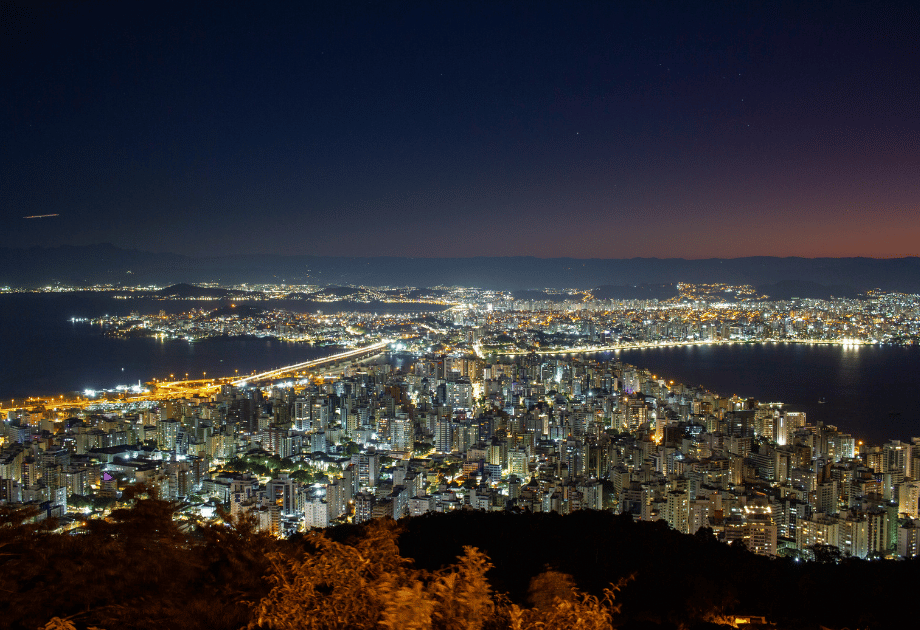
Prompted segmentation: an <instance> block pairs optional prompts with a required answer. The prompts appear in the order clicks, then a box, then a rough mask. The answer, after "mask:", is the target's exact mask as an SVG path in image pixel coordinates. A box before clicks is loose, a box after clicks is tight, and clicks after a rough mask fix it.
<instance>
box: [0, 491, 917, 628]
mask: <svg viewBox="0 0 920 630" xmlns="http://www.w3.org/2000/svg"><path fill="white" fill-rule="evenodd" d="M175 508H176V506H175V505H173V504H170V503H167V502H163V501H157V500H151V499H145V500H141V501H138V502H137V503H136V505H134V507H132V508H130V509H119V510H116V511H114V512H113V513H112V515H111V516H110V517H109V518H108V519H107V520H92V521H88V522H87V523H86V525H85V527H83V528H82V529H79V530H76V531H75V532H74V533H73V534H51V533H48V532H47V531H44V530H43V529H42V527H41V526H40V525H29V524H27V523H25V522H23V520H22V517H23V516H24V515H23V514H21V513H15V512H11V511H10V510H9V509H8V508H5V507H2V506H0V548H2V554H0V602H2V604H3V609H4V614H3V615H0V627H10V628H37V627H45V625H46V624H48V622H50V621H52V620H54V619H55V618H57V619H58V620H66V621H67V623H70V624H72V625H73V627H76V628H87V627H90V626H95V627H99V628H108V629H114V628H190V629H197V628H201V629H204V628H213V629H224V628H226V629H231V628H232V629H238V628H244V627H266V628H292V629H293V628H304V627H309V628H316V629H320V628H381V627H383V628H404V627H415V628H437V629H445V630H446V629H448V628H450V629H457V630H466V629H483V630H485V629H489V628H510V627H518V628H522V629H534V630H535V629H536V628H539V627H542V628H557V627H558V628H562V627H575V626H576V622H579V621H580V622H582V625H581V626H579V627H583V628H597V629H598V630H600V629H603V628H668V629H676V628H688V629H692V628H713V627H718V626H716V625H712V624H713V623H714V622H721V621H725V620H727V619H732V618H734V615H736V614H741V615H758V616H764V617H766V618H767V620H768V621H771V622H773V623H775V624H776V627H779V628H793V629H796V628H802V629H805V628H809V629H815V630H817V628H818V627H819V625H821V626H824V627H828V628H842V627H850V628H856V627H858V628H865V627H871V628H885V627H896V626H897V625H898V623H899V622H900V620H901V619H902V615H901V613H902V611H903V609H904V607H905V606H909V603H910V602H911V601H912V597H913V595H914V592H915V589H916V584H917V583H918V578H920V563H918V562H916V561H910V562H885V561H876V562H864V561H843V562H840V563H833V564H831V563H828V564H820V563H799V562H794V561H791V560H787V559H768V558H764V557H759V556H754V555H752V554H750V553H748V552H747V551H746V550H744V548H742V547H737V546H731V547H729V546H726V545H722V544H720V543H718V542H716V541H715V539H714V538H712V537H711V536H710V535H709V534H708V533H707V532H706V531H704V532H703V533H700V534H698V535H695V536H686V535H681V534H677V533H675V532H673V531H671V530H669V529H668V528H667V526H666V525H664V524H662V523H660V522H659V523H634V522H633V521H632V520H631V519H630V518H628V517H620V516H614V515H611V514H607V513H601V512H578V513H575V514H572V515H569V516H559V515H555V514H543V515H541V514H536V515H531V514H518V515H515V514H504V513H479V512H465V511H464V512H457V513H452V514H432V515H427V516H424V517H420V518H415V519H407V520H404V521H400V522H398V523H394V522H393V521H390V520H375V521H371V522H369V523H366V524H364V525H360V526H343V527H339V528H334V529H331V530H326V531H325V532H324V533H309V534H304V535H299V536H297V537H295V538H293V539H290V540H283V541H282V540H277V539H275V538H273V537H271V536H269V535H266V534H259V533H256V532H254V531H253V530H252V529H251V528H249V527H247V526H246V525H245V524H243V525H241V526H238V527H227V526H225V525H222V524H209V523H200V524H197V525H195V524H194V523H192V522H185V523H183V524H182V525H181V526H180V524H178V523H177V522H176V521H175V520H173V518H172V516H173V511H174V509H175ZM611 586H613V587H614V588H613V590H605V589H610V587H611ZM62 623H63V622H62ZM49 627H50V626H49ZM54 627H67V626H66V625H59V626H54ZM723 627H724V626H723Z"/></svg>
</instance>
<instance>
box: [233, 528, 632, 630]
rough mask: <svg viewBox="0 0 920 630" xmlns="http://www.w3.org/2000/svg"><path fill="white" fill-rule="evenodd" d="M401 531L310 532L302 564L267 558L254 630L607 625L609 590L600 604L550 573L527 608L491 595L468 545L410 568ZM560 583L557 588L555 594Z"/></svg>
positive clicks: (484, 564) (479, 559)
mask: <svg viewBox="0 0 920 630" xmlns="http://www.w3.org/2000/svg"><path fill="white" fill-rule="evenodd" d="M398 534H399V527H398V526H397V525H396V524H395V523H394V522H393V521H388V520H380V521H374V522H373V523H372V524H371V525H370V526H369V527H368V528H367V530H366V533H365V535H364V536H363V537H361V538H360V539H358V540H357V542H356V544H355V545H354V546H352V545H349V544H346V543H342V542H335V541H332V540H330V539H329V538H327V537H326V536H325V535H324V534H322V533H313V534H311V535H310V542H311V543H312V544H313V545H314V547H315V550H316V551H315V552H313V553H308V554H306V555H305V556H304V557H303V558H302V559H291V558H287V557H285V556H284V555H282V554H273V555H272V556H271V564H272V569H271V573H270V574H269V581H270V582H271V584H272V590H271V591H270V592H269V593H268V595H267V596H266V597H264V598H263V599H262V600H261V601H260V602H259V603H258V605H257V606H256V607H255V610H256V613H257V614H256V618H255V619H254V620H253V621H252V622H251V623H250V625H249V627H250V628H251V629H255V628H263V627H264V628H273V629H277V630H297V629H307V630H325V629H332V628H360V629H370V628H388V629H390V630H397V629H400V630H402V629H405V630H423V629H429V628H430V629H436V630H482V629H485V628H513V629H514V630H536V629H537V628H575V629H578V630H605V629H607V628H612V627H613V616H614V614H615V613H616V612H617V610H618V608H617V607H616V606H615V605H614V603H613V593H614V590H616V589H619V588H620V586H622V583H621V584H618V585H616V586H615V587H613V588H611V589H608V590H607V591H606V594H605V596H604V598H602V599H598V598H596V597H593V596H591V595H587V594H583V593H580V592H579V591H578V589H576V588H575V586H574V581H573V580H572V578H571V576H567V575H562V574H558V573H556V572H554V571H547V572H545V573H543V574H541V575H539V576H537V577H536V578H534V580H533V581H532V584H531V591H532V597H531V603H532V604H533V605H532V606H531V607H521V606H518V605H516V604H512V603H510V602H509V601H508V600H507V598H505V597H502V596H500V595H495V594H494V593H493V591H492V588H491V586H490V584H489V581H488V579H487V577H486V573H487V572H488V570H489V569H490V568H492V565H491V563H490V562H489V559H488V557H487V556H485V555H484V554H483V553H482V552H480V551H479V550H477V549H476V548H474V547H470V546H467V547H464V550H463V554H462V555H461V556H460V557H459V558H458V559H457V561H456V562H455V563H453V564H450V565H448V566H446V567H444V568H442V569H440V570H437V571H433V572H429V571H423V570H418V569H414V568H412V564H411V562H410V561H409V560H407V559H405V558H403V557H402V556H401V555H400V554H399V549H398V547H397V545H396V541H397V536H398ZM560 584H562V587H561V588H560Z"/></svg>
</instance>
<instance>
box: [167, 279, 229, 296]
mask: <svg viewBox="0 0 920 630" xmlns="http://www.w3.org/2000/svg"><path fill="white" fill-rule="evenodd" d="M232 293H233V292H232V291H229V290H227V289H220V288H212V287H196V286H194V285H191V284H186V283H184V282H183V283H179V284H174V285H172V286H169V287H166V288H164V289H160V290H159V291H157V292H156V295H160V296H163V297H180V298H201V297H207V298H223V297H228V296H229V295H231V294H232Z"/></svg>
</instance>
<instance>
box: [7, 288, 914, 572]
mask: <svg viewBox="0 0 920 630" xmlns="http://www.w3.org/2000/svg"><path fill="white" fill-rule="evenodd" d="M266 289H268V290H269V291H270V292H274V291H280V288H279V287H271V288H267V287H262V288H261V289H260V290H266ZM709 289H710V287H703V288H698V287H688V286H683V287H682V296H681V298H679V299H676V300H673V301H662V302H659V301H657V300H650V301H638V300H627V301H622V300H620V301H616V300H607V301H600V300H596V299H594V298H593V296H592V295H591V294H590V292H583V291H582V292H576V291H560V292H558V293H556V294H555V295H554V296H553V297H555V298H557V300H554V301H549V300H546V301H541V300H515V299H514V298H513V296H512V295H511V294H510V293H503V292H496V291H481V290H477V289H472V288H462V289H448V288H440V289H438V290H437V300H438V302H439V303H440V304H444V305H452V306H450V307H449V308H448V309H447V310H444V311H441V312H434V313H417V314H411V313H406V314H401V315H375V314H373V313H355V312H334V309H333V310H330V312H329V313H326V314H304V313H292V312H285V311H275V310H271V311H264V310H261V309H257V308H255V307H254V306H253V305H254V304H256V305H257V304H258V302H252V303H250V302H244V301H240V302H233V303H228V304H226V305H225V306H222V307H219V308H217V309H214V310H207V309H197V310H192V311H187V312H182V313H179V314H176V315H172V316H167V315H165V314H164V313H162V312H160V313H158V314H151V315H141V314H139V313H132V314H131V315H129V316H127V317H108V318H101V319H99V320H94V321H93V322H92V323H93V324H95V325H101V326H103V327H104V328H105V330H106V331H107V334H109V335H112V336H115V337H118V338H124V337H129V336H131V335H135V334H145V335H149V336H153V337H155V338H158V339H164V338H171V339H180V340H184V341H187V342H189V343H193V342H195V341H197V340H200V339H203V338H206V337H208V336H215V335H216V336H236V335H243V336H266V335H267V336H273V337H275V338H280V339H289V340H297V341H301V342H303V343H304V344H306V345H311V346H312V345H317V344H321V345H330V346H333V347H338V348H342V349H343V350H342V351H338V352H337V353H330V358H329V359H317V360H313V361H309V362H306V363H302V364H298V365H294V366H289V367H284V368H278V369H275V370H272V371H270V372H266V373H260V374H240V373H239V371H238V370H237V371H235V373H234V374H212V375H211V377H210V378H208V377H207V375H206V374H205V375H203V376H202V378H200V379H199V378H197V376H193V377H192V378H191V379H189V378H188V375H186V376H185V378H184V379H179V380H169V379H165V378H164V379H163V381H162V382H160V381H159V380H153V381H150V382H148V383H146V384H141V385H140V386H131V387H121V388H116V389H115V390H114V391H112V392H103V391H99V392H95V391H94V392H82V393H81V394H82V395H81V396H80V397H79V398H78V399H77V400H64V399H63V397H53V398H46V399H33V400H30V401H22V402H20V403H19V404H18V405H17V403H16V401H15V400H13V401H10V404H8V405H6V407H5V408H4V413H5V415H4V430H5V435H4V438H3V442H4V445H3V449H2V451H0V478H2V479H3V498H4V501H5V502H6V503H7V504H9V505H23V506H32V507H35V508H37V509H38V514H39V518H57V519H59V521H58V522H59V528H60V529H61V530H62V531H66V530H68V529H70V528H73V527H81V526H82V523H84V522H85V520H84V519H86V518H87V517H88V518H104V517H105V516H106V514H107V513H108V510H109V509H111V508H112V507H113V506H114V505H116V504H117V499H118V498H119V496H120V492H121V490H122V489H124V488H126V487H128V486H131V485H133V484H136V483H145V484H148V485H149V486H151V487H154V488H157V489H158V492H159V494H160V496H162V497H166V498H169V499H170V500H175V501H180V502H181V506H182V507H181V508H180V509H179V510H178V511H177V512H176V518H178V519H180V520H181V519H186V518H190V517H194V518H219V517H218V516H216V514H217V511H218V508H220V509H223V510H226V513H227V514H228V515H229V517H230V518H240V517H241V516H242V515H248V516H251V517H253V518H255V519H256V522H257V527H258V528H259V529H262V530H265V531H268V532H271V533H273V534H275V535H278V536H287V535H290V534H291V533H294V532H298V531H305V530H309V529H311V528H325V527H328V526H330V525H333V524H336V523H342V522H354V523H361V522H364V521H367V520H369V519H372V518H380V517H383V516H389V517H392V518H394V519H400V518H403V517H406V516H419V515H421V514H424V513H427V512H448V511H452V510H463V509H466V510H470V509H472V510H484V511H495V510H499V511H512V512H532V513H537V512H556V513H560V514H567V513H570V512H573V511H577V510H582V509H593V510H610V511H612V512H614V513H618V514H620V513H628V514H632V515H633V517H634V518H635V519H637V520H641V521H654V520H664V521H666V522H667V523H668V525H669V526H671V527H672V528H674V529H675V530H677V531H680V532H683V533H689V534H693V533H696V532H697V531H698V530H699V529H700V528H711V529H712V530H713V531H714V532H715V534H716V535H717V536H718V538H719V539H720V540H723V541H724V542H732V541H735V540H738V541H742V542H743V544H744V545H746V546H747V547H748V548H749V549H750V550H751V551H753V552H754V553H757V554H764V555H768V556H775V555H791V556H793V557H796V558H810V557H812V556H811V554H812V550H813V549H814V548H815V545H832V546H834V547H835V548H837V549H839V551H840V553H841V554H842V556H843V557H848V556H853V557H859V558H867V557H873V558H886V557H888V558H890V557H914V556H917V555H918V553H920V549H918V540H917V536H916V531H918V526H920V521H918V520H917V519H918V517H920V513H918V509H920V508H918V505H920V483H918V482H917V481H916V480H915V479H916V476H917V474H916V473H917V471H918V470H920V438H912V439H911V441H909V442H901V441H897V440H893V441H890V442H887V443H884V444H863V443H862V442H859V441H858V440H857V439H856V438H854V437H853V436H852V435H851V434H849V433H847V428H846V427H837V426H832V425H830V424H825V423H823V422H820V421H818V422H809V419H808V418H806V414H805V413H802V412H796V411H790V410H789V409H786V408H784V405H783V404H782V403H781V402H765V401H755V400H752V399H746V398H740V397H738V396H731V397H726V396H723V395H720V394H718V393H715V392H711V391H707V390H706V389H702V388H698V387H689V386H687V385H684V384H681V383H675V382H674V381H673V380H669V379H668V376H667V375H660V376H659V375H656V374H652V373H651V372H650V371H649V370H647V369H643V368H642V367H641V366H633V365H629V364H627V363H624V362H621V361H620V360H618V359H617V358H616V355H615V354H613V355H609V351H610V350H617V349H621V348H629V347H641V346H646V347H658V346H661V345H667V344H695V343H704V344H708V343H716V344H718V343H767V342H776V341H780V342H798V343H838V344H848V345H861V344H879V343H904V344H913V343H915V342H916V335H917V331H918V326H920V322H918V319H920V310H918V301H920V296H911V295H901V294H897V295H892V294H879V293H877V292H872V293H870V294H868V295H866V296H864V298H863V299H841V300H830V301H828V300H795V301H791V302H770V301H768V300H767V298H766V296H757V297H756V300H754V299H750V300H749V299H747V298H742V299H741V300H739V301H737V302H734V303H728V302H714V303H712V304H708V303H706V300H705V299H701V298H704V297H705V295H707V294H708V293H707V292H709V293H711V291H709ZM360 290H361V291H362V292H364V293H368V294H373V295H378V296H379V295H383V294H385V293H386V292H387V291H390V292H391V293H395V294H399V295H402V296H403V297H404V296H405V295H406V294H409V293H411V292H412V290H411V289H406V290H401V291H394V290H392V289H388V290H385V289H374V288H366V287H365V288H361V289H360ZM720 291H722V292H724V290H723V289H722V288H720ZM732 291H734V292H735V294H736V295H740V296H748V295H751V294H752V292H751V291H750V290H749V289H748V288H746V287H735V288H733V289H732ZM316 292H317V293H319V294H320V295H325V293H323V292H322V291H321V290H319V289H317V291H316ZM429 298H430V296H429ZM720 299H723V298H720ZM332 304H333V305H334V303H332ZM602 350H605V351H608V355H607V356H600V355H598V354H597V353H598V352H601V351H602ZM381 353H382V354H381Z"/></svg>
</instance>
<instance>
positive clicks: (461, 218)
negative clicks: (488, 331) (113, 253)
mask: <svg viewBox="0 0 920 630" xmlns="http://www.w3.org/2000/svg"><path fill="white" fill-rule="evenodd" d="M14 9H15V14H14V16H13V19H11V20H8V21H6V22H5V26H4V35H5V37H6V38H7V40H8V41H10V42H11V45H12V48H13V54H12V56H11V63H10V64H9V65H8V68H7V72H6V75H5V81H4V84H5V85H6V86H7V89H6V90H4V92H5V94H4V96H2V97H0V106H2V108H3V112H4V119H5V137H6V145H7V147H8V150H7V151H6V152H5V155H4V158H3V162H2V164H3V172H4V180H6V183H5V185H4V188H5V190H7V191H8V194H7V195H6V196H5V199H4V202H3V206H2V207H3V216H4V222H5V224H6V227H7V229H6V233H7V239H6V244H7V245H8V246H26V247H28V246H33V245H50V246H54V245H63V244H71V245H85V244H92V243H98V242H112V243H114V244H116V245H118V246H120V247H127V248H137V249H140V250H145V251H161V252H175V253H180V254H186V255H212V256H216V255H223V254H228V253H230V254H233V253H247V254H268V253H289V254H292V255H321V256H323V255H325V256H330V255H331V256H415V257H432V256H435V257H436V256H455V257H468V256H491V255H501V256H506V255H508V256H515V255H519V256H536V257H540V258H552V257H574V258H631V257H635V256H644V257H660V258H697V259H698V258H712V257H726V258H730V257H738V256H747V255H775V256H804V257H823V256H828V257H842V256H868V257H899V256H910V255H917V253H918V252H917V251H916V246H915V245H914V242H915V240H916V239H915V235H916V234H917V233H918V232H920V213H916V212H913V210H915V208H916V201H915V200H916V198H917V193H918V190H920V180H918V177H917V172H920V171H918V169H917V168H916V167H917V163H916V162H917V157H916V155H917V152H916V151H915V150H913V149H914V146H915V144H916V132H917V128H916V127H917V123H916V117H915V116H914V115H913V113H912V112H913V109H912V106H913V103H914V102H915V101H916V96H917V93H918V79H917V76H916V73H915V72H913V64H912V58H913V55H912V47H913V41H912V39H911V37H910V31H909V25H910V24H911V23H915V21H916V15H915V12H916V9H913V8H909V7H898V6H887V7H870V6H866V5H859V4H856V3H842V4H835V5H827V6H823V7H817V8H815V7H813V6H809V7H801V6H798V5H794V4H791V3H782V4H779V5H771V6H770V7H763V6H754V5H735V4H717V5H712V6H709V7H705V8H696V7H694V8H688V7H686V6H684V7H675V6H672V5H666V4H656V3H652V4H643V5H641V6H625V7H619V6H613V5H602V4H590V5H588V4H585V5H578V6H576V7H569V6H565V7H563V6H562V5H555V4H549V5H539V6H532V5H528V4H517V3H513V4H512V3H509V4H503V5H501V6H487V5H447V6H444V5H438V6H424V5H416V4H408V3H406V4H384V3H372V2H367V3H349V4H346V5H341V4H328V5H327V4H316V3H311V4H310V6H309V7H306V8H301V9H287V8H276V7H257V8H248V9H228V8H222V10H221V12H220V13H215V12H213V11H211V10H210V9H209V7H206V6H201V7H182V8H181V9H180V8H179V7H178V5H172V6H170V5H165V6H164V5H156V7H155V8H148V9H147V10H146V11H145V10H144V9H143V8H137V7H133V6H132V7H126V6H120V5H115V4H97V5H82V4H70V3H62V4H56V5H45V6H43V7H32V6H25V5H21V6H14ZM53 215H57V216H53ZM26 217H35V218H40V220H36V219H34V218H33V219H26Z"/></svg>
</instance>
